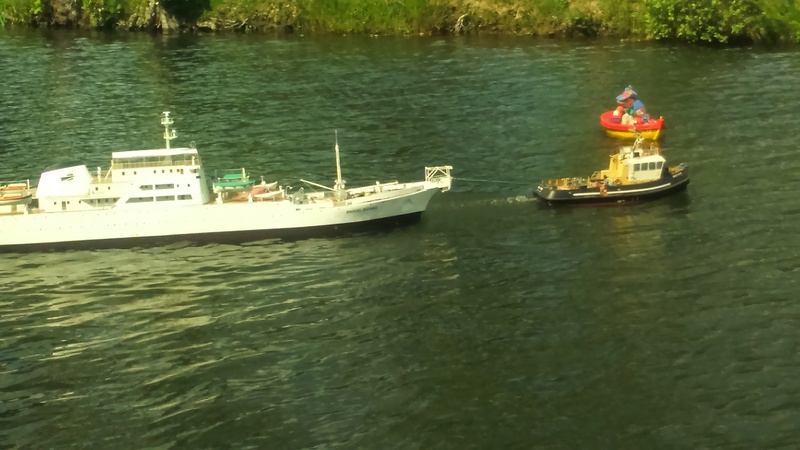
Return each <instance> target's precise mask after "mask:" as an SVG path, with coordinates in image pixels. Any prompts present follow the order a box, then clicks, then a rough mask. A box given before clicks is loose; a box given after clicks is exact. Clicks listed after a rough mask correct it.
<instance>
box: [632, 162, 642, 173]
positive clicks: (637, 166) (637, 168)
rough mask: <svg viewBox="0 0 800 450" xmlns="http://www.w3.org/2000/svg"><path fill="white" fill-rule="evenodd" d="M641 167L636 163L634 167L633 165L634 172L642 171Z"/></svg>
mask: <svg viewBox="0 0 800 450" xmlns="http://www.w3.org/2000/svg"><path fill="white" fill-rule="evenodd" d="M640 167H641V166H640V165H639V163H636V164H634V165H633V170H634V172H635V171H638V170H641V169H640Z"/></svg>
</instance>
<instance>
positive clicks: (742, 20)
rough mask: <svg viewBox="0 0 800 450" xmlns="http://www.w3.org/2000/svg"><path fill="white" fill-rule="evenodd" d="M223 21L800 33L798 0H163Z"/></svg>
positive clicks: (346, 29) (110, 13)
mask: <svg viewBox="0 0 800 450" xmlns="http://www.w3.org/2000/svg"><path fill="white" fill-rule="evenodd" d="M51 2H52V0H0V25H3V24H6V23H12V24H17V23H18V24H29V25H37V24H44V25H47V24H49V23H52V21H53V19H52V8H51V7H50V4H51ZM80 2H81V17H80V20H79V25H80V26H84V27H91V28H103V27H114V26H121V27H125V28H134V29H135V28H146V27H148V26H151V23H152V22H151V20H150V18H151V16H152V14H151V13H152V11H150V10H149V5H150V2H149V0H80ZM798 3H800V2H798ZM160 4H161V5H163V7H164V8H165V9H166V11H167V12H168V13H169V14H171V15H172V16H173V17H175V18H177V20H178V22H179V23H181V24H183V25H188V26H191V25H193V24H195V23H200V24H203V25H208V26H211V27H212V28H214V29H217V30H237V31H261V30H278V31H279V32H284V31H287V32H288V31H294V32H300V33H338V34H342V33H345V34H354V33H366V34H406V35H415V34H437V33H513V34H520V35H546V36H602V35H607V36H618V37H631V38H635V39H651V40H678V41H685V42H698V43H723V44H724V43H731V42H741V41H795V42H797V41H800V10H799V9H798V5H795V0H161V1H160Z"/></svg>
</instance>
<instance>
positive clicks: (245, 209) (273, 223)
mask: <svg viewBox="0 0 800 450" xmlns="http://www.w3.org/2000/svg"><path fill="white" fill-rule="evenodd" d="M437 192H440V189H438V188H434V187H427V188H410V189H408V192H405V193H398V195H394V196H391V197H386V198H382V199H377V200H375V199H371V198H369V197H367V198H366V200H364V201H362V199H360V198H354V199H349V200H345V201H343V202H339V203H336V202H333V201H324V202H315V203H306V204H295V203H292V202H289V201H282V202H241V203H224V204H214V203H211V204H206V205H187V206H181V207H174V208H169V209H163V210H160V211H153V210H146V209H141V210H138V211H137V209H136V208H129V209H124V210H115V209H114V208H111V209H106V210H101V211H85V212H64V213H35V212H32V213H30V214H24V215H14V216H6V217H0V223H2V224H3V226H4V228H5V229H6V230H10V231H9V232H7V233H4V234H3V236H2V237H1V238H0V239H2V240H0V250H3V251H18V252H19V251H39V250H63V249H87V248H126V247H135V246H146V245H153V244H156V245H159V244H163V243H168V242H178V241H188V242H197V243H210V242H219V243H241V242H247V241H253V240H260V239H269V238H284V239H296V238H302V237H312V236H319V235H332V234H339V233H347V232H353V231H359V230H368V229H371V228H375V227H387V226H394V225H405V224H409V223H413V222H416V221H418V220H419V218H420V216H421V215H422V213H423V212H424V211H425V209H426V208H427V205H428V203H429V201H430V199H431V198H432V197H433V195H434V194H436V193H437Z"/></svg>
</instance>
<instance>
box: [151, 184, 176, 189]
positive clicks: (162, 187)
mask: <svg viewBox="0 0 800 450" xmlns="http://www.w3.org/2000/svg"><path fill="white" fill-rule="evenodd" d="M156 189H175V185H174V184H157V185H156Z"/></svg>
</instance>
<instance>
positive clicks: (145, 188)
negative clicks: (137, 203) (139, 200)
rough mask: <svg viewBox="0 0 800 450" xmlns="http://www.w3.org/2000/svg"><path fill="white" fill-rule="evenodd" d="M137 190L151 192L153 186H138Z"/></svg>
mask: <svg viewBox="0 0 800 450" xmlns="http://www.w3.org/2000/svg"><path fill="white" fill-rule="evenodd" d="M139 189H141V190H143V191H151V190H153V185H152V184H143V185H141V186H139Z"/></svg>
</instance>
